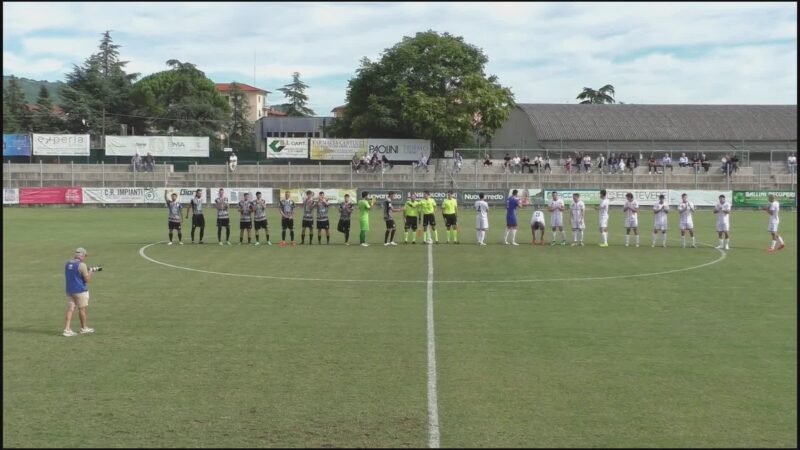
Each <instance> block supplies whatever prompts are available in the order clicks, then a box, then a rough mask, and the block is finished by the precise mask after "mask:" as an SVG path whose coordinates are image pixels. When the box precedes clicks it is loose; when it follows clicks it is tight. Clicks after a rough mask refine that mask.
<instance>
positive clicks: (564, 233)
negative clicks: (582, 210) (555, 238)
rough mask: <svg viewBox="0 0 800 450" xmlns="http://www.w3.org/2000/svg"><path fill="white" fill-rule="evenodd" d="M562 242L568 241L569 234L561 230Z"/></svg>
mask: <svg viewBox="0 0 800 450" xmlns="http://www.w3.org/2000/svg"><path fill="white" fill-rule="evenodd" d="M561 240H562V241H566V240H567V232H566V231H564V230H561Z"/></svg>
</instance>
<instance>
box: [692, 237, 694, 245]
mask: <svg viewBox="0 0 800 450" xmlns="http://www.w3.org/2000/svg"><path fill="white" fill-rule="evenodd" d="M692 245H695V242H694V236H692Z"/></svg>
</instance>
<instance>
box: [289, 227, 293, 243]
mask: <svg viewBox="0 0 800 450" xmlns="http://www.w3.org/2000/svg"><path fill="white" fill-rule="evenodd" d="M289 237H291V238H292V242H294V230H289Z"/></svg>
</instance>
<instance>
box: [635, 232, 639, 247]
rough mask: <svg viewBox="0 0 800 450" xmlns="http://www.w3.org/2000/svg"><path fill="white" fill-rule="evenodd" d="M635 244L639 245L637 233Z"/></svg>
mask: <svg viewBox="0 0 800 450" xmlns="http://www.w3.org/2000/svg"><path fill="white" fill-rule="evenodd" d="M636 245H639V235H638V234H637V235H636Z"/></svg>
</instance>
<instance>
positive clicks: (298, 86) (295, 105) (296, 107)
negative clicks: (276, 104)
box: [278, 72, 314, 117]
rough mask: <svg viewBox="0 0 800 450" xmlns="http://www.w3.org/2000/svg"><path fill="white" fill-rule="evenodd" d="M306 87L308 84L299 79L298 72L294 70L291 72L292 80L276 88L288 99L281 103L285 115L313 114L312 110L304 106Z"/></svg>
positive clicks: (303, 115) (304, 115)
mask: <svg viewBox="0 0 800 450" xmlns="http://www.w3.org/2000/svg"><path fill="white" fill-rule="evenodd" d="M307 88H308V85H307V84H305V83H303V82H302V81H300V73H299V72H295V73H293V74H292V82H291V83H289V84H287V85H285V86H283V87H282V88H280V89H278V90H279V91H281V92H283V96H284V97H286V98H287V99H288V100H289V101H288V102H287V103H283V104H282V105H281V107H282V108H283V109H284V110H285V111H286V115H287V116H292V117H309V116H313V115H314V110H312V109H311V108H309V107H308V106H306V103H307V102H308V96H307V95H306V94H305V91H306V89H307Z"/></svg>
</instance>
